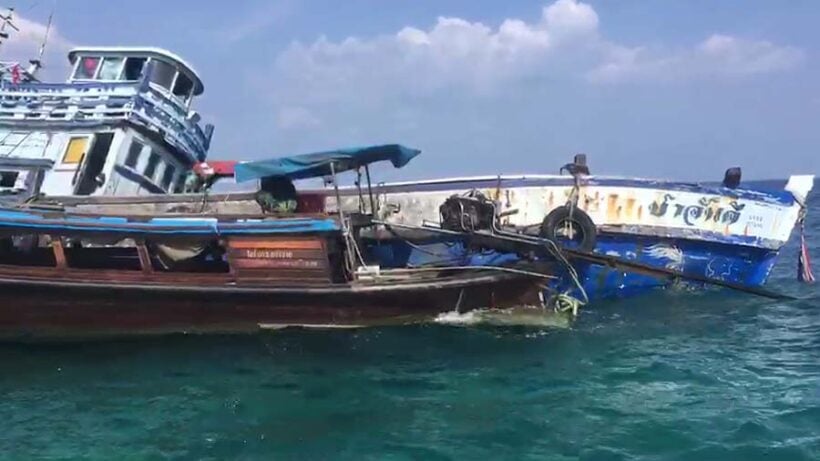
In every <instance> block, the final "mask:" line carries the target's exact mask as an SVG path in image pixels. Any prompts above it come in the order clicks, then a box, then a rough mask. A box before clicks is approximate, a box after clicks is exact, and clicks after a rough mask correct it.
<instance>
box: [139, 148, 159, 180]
mask: <svg viewBox="0 0 820 461" xmlns="http://www.w3.org/2000/svg"><path fill="white" fill-rule="evenodd" d="M159 160H160V158H159V155H157V154H156V153H154V152H151V155H150V156H149V157H148V164H147V165H145V171H144V172H143V174H144V175H145V177H147V178H148V179H154V174H155V173H156V172H157V167H158V166H159Z"/></svg>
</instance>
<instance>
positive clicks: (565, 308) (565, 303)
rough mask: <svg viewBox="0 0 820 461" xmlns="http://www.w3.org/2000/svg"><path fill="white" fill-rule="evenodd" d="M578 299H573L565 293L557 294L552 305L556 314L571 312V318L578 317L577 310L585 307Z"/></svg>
mask: <svg viewBox="0 0 820 461" xmlns="http://www.w3.org/2000/svg"><path fill="white" fill-rule="evenodd" d="M585 304H586V303H584V302H583V301H581V300H580V299H577V298H574V297H572V296H570V295H568V294H566V293H559V294H557V295H555V298H554V299H553V305H554V309H555V311H556V312H561V313H564V312H572V316H573V317H577V316H578V310H579V309H580V308H581V306H583V305H585Z"/></svg>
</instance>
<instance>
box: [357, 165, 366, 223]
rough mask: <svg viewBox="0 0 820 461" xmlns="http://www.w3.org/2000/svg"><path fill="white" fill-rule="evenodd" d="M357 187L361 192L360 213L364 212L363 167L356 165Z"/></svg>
mask: <svg viewBox="0 0 820 461" xmlns="http://www.w3.org/2000/svg"><path fill="white" fill-rule="evenodd" d="M356 189H357V192H358V193H359V213H364V196H363V195H362V167H356Z"/></svg>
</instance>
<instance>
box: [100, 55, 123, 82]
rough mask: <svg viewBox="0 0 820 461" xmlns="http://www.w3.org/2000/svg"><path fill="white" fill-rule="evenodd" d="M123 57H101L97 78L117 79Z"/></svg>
mask: <svg viewBox="0 0 820 461" xmlns="http://www.w3.org/2000/svg"><path fill="white" fill-rule="evenodd" d="M122 62H123V58H111V57H109V58H103V62H102V66H100V73H99V75H98V76H97V79H98V80H117V79H119V77H120V70H121V69H122Z"/></svg>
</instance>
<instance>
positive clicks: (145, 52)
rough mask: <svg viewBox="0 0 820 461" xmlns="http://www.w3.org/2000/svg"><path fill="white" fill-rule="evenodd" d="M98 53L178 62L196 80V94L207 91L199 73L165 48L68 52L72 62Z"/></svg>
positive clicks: (149, 47)
mask: <svg viewBox="0 0 820 461" xmlns="http://www.w3.org/2000/svg"><path fill="white" fill-rule="evenodd" d="M91 53H93V54H98V55H122V56H146V57H151V58H162V59H164V60H167V61H171V62H172V63H174V64H176V65H177V66H178V67H179V68H180V69H181V70H183V71H185V72H186V73H188V74H189V76H190V77H191V78H192V79H193V81H194V85H195V87H194V94H195V95H200V94H202V92H203V91H205V85H204V84H203V83H202V79H201V78H200V76H199V73H197V71H196V70H195V69H194V68H193V66H191V65H190V64H188V62H186V61H185V60H184V59H182V58H181V57H179V56H178V55H177V54H175V53H172V52H170V51H168V50H166V49H163V48H157V47H151V46H85V47H77V48H73V49H72V50H71V51H69V52H68V60H69V62H71V64H74V61H75V60H76V59H77V55H79V54H91Z"/></svg>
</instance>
